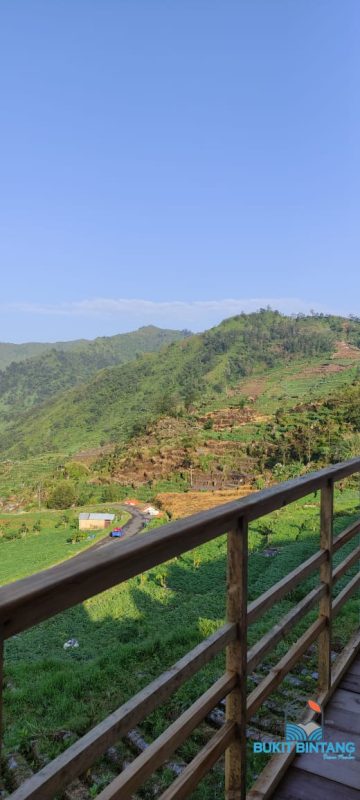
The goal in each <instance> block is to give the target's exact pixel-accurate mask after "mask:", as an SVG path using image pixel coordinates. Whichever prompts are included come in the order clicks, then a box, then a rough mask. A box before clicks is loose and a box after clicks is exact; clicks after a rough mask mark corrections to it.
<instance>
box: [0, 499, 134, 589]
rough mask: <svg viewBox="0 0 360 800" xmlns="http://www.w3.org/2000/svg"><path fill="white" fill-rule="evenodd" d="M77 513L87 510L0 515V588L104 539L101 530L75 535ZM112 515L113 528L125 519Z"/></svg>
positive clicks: (120, 513)
mask: <svg viewBox="0 0 360 800" xmlns="http://www.w3.org/2000/svg"><path fill="white" fill-rule="evenodd" d="M81 510H87V509H79V508H77V509H72V510H71V511H67V512H66V513H64V512H59V511H43V512H41V511H38V512H29V513H25V514H14V513H12V514H0V585H1V584H4V583H9V582H11V581H14V580H18V579H19V578H25V577H26V576H27V575H32V574H33V573H34V572H38V571H39V570H42V569H46V567H48V566H51V565H53V564H57V563H58V562H60V561H64V560H66V559H67V558H70V557H72V556H74V555H75V554H76V553H78V552H80V551H81V550H83V549H84V548H86V547H89V545H91V544H94V542H96V541H97V540H98V539H101V538H103V537H104V536H106V535H107V533H108V532H107V531H104V530H101V531H80V532H79V523H78V514H79V512H80V511H81ZM98 510H99V511H103V510H106V511H109V508H108V507H106V508H104V507H103V506H99V507H98ZM113 513H115V524H116V525H123V524H125V522H126V521H127V520H128V519H129V514H128V513H127V512H123V511H116V510H115V511H114V512H113ZM78 533H81V536H80V537H79V536H77V534H78ZM89 537H91V538H89Z"/></svg>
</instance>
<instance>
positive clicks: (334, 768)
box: [271, 655, 360, 800]
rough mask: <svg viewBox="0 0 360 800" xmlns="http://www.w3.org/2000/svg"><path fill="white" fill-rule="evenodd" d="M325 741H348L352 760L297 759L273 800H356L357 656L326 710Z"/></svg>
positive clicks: (359, 772)
mask: <svg viewBox="0 0 360 800" xmlns="http://www.w3.org/2000/svg"><path fill="white" fill-rule="evenodd" d="M324 739H325V741H328V742H331V741H335V740H336V741H345V742H346V741H348V742H349V741H351V742H354V744H355V745H356V752H355V754H354V755H355V760H354V761H343V760H340V759H336V760H334V761H329V760H326V759H323V758H322V756H321V755H318V754H304V755H299V756H296V758H295V759H294V761H293V762H292V764H291V766H290V767H289V769H288V770H287V772H286V775H285V777H284V778H283V779H282V780H281V782H280V783H279V785H278V786H277V788H276V789H275V791H274V793H273V794H272V795H271V797H272V798H273V800H335V798H336V800H359V798H360V655H358V656H357V658H356V659H355V661H353V662H352V664H351V665H350V667H349V669H348V670H347V672H346V673H345V676H344V678H343V679H342V681H341V683H340V684H339V687H338V688H337V689H336V690H335V692H334V695H333V697H332V698H331V700H330V702H329V704H328V705H327V706H326V709H325V737H324Z"/></svg>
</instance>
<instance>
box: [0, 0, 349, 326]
mask: <svg viewBox="0 0 360 800" xmlns="http://www.w3.org/2000/svg"><path fill="white" fill-rule="evenodd" d="M359 40H360V4H359V2H358V0H337V1H336V2H334V0H311V1H310V0H307V1H306V0H302V2H301V1H299V0H297V1H296V0H248V1H245V0H236V2H230V1H229V0H217V1H216V2H215V1H214V0H207V1H206V2H203V0H167V2H165V0H163V1H159V0H129V1H128V2H127V1H126V0H115V1H113V0H56V1H55V0H53V1H52V2H49V0H46V1H45V2H37V1H36V0H2V3H1V7H0V76H1V77H0V84H1V86H0V96H1V125H0V145H1V149H0V153H1V164H0V181H1V193H0V268H1V296H0V340H2V341H29V340H47V341H52V340H56V339H71V338H75V337H80V336H86V337H94V336H97V335H108V334H112V333H117V332H121V331H124V330H131V329H134V328H136V327H138V326H139V325H142V324H148V323H150V322H152V323H154V324H159V325H164V326H168V327H180V328H183V327H189V328H192V329H193V330H202V329H204V328H205V327H208V326H210V325H213V324H215V323H216V322H218V321H220V320H221V319H222V318H224V317H226V316H229V315H231V314H233V313H237V312H238V311H240V310H242V309H244V310H253V309H256V308H258V307H259V306H261V305H265V304H267V303H269V304H271V305H272V306H273V307H277V308H279V309H280V310H283V311H285V312H297V311H303V310H304V311H306V310H308V309H310V308H315V309H318V310H321V311H337V312H339V313H344V314H348V313H354V314H360V299H359V298H360V292H359V289H360V278H359V274H360V270H359V269H358V262H359V244H360V226H359V218H360V214H359V212H360V208H359V206H360V201H359V177H360V169H359V167H360V164H359V141H360V124H359V123H360V107H359V102H360V101H359V89H358V86H359V66H360V53H359V46H358V43H359Z"/></svg>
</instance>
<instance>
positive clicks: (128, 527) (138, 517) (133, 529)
mask: <svg viewBox="0 0 360 800" xmlns="http://www.w3.org/2000/svg"><path fill="white" fill-rule="evenodd" d="M112 508H113V509H114V511H127V513H128V514H131V519H129V520H128V522H126V523H125V525H122V528H123V531H124V536H122V537H121V538H120V539H115V538H114V539H112V538H111V536H109V533H110V531H108V532H107V533H106V534H105V536H104V537H103V538H102V539H100V541H99V542H96V543H95V544H92V545H90V547H88V548H87V550H86V552H87V551H88V550H99V549H100V548H103V547H110V546H111V545H114V544H119V543H120V542H123V541H124V539H129V538H130V536H135V535H136V534H137V533H139V532H140V531H141V530H142V529H143V527H144V522H145V519H146V517H145V516H144V514H142V513H141V511H139V509H138V508H136V507H135V506H128V505H127V504H126V503H124V504H121V505H120V504H119V505H116V506H115V505H113V506H112Z"/></svg>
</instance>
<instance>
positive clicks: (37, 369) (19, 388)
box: [0, 326, 186, 424]
mask: <svg viewBox="0 0 360 800" xmlns="http://www.w3.org/2000/svg"><path fill="white" fill-rule="evenodd" d="M185 335H186V331H175V330H174V331H172V330H163V329H161V328H156V327H155V326H147V327H143V328H140V329H139V330H137V331H134V332H131V333H124V334H118V335H116V336H108V337H106V336H104V337H100V338H97V339H94V340H93V341H87V340H76V341H73V342H59V343H57V344H54V345H38V346H39V347H40V348H45V350H44V352H41V353H40V355H35V356H32V357H31V358H26V359H25V360H21V361H20V360H19V361H13V362H12V363H11V364H9V365H8V366H7V367H6V369H4V370H2V371H1V372H0V415H1V417H2V418H3V420H4V419H5V420H6V418H13V416H14V413H18V412H21V411H26V410H27V409H29V408H31V407H32V406H34V405H37V404H38V403H39V402H43V401H45V400H48V399H49V398H51V397H54V396H55V395H56V394H58V393H59V392H62V391H64V390H65V389H69V388H71V387H72V386H75V385H76V384H78V383H81V382H83V381H86V380H88V379H89V378H91V377H92V376H93V375H94V374H95V373H96V372H97V371H98V370H100V369H103V368H105V367H109V366H113V365H115V364H123V363H125V362H126V361H131V360H132V359H134V358H136V357H137V356H139V355H140V354H141V353H148V352H154V351H157V350H159V349H160V348H161V347H162V346H163V345H164V344H169V343H171V342H174V341H177V340H178V339H180V338H182V337H183V336H185ZM36 346H37V345H36ZM1 347H6V346H5V345H0V348H1ZM8 347H10V345H9V346H8ZM14 347H19V348H25V349H23V350H22V351H21V352H23V353H25V352H27V351H26V348H31V347H32V345H14ZM30 352H31V351H30ZM0 353H1V351H0ZM0 424H1V423H0Z"/></svg>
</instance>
